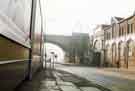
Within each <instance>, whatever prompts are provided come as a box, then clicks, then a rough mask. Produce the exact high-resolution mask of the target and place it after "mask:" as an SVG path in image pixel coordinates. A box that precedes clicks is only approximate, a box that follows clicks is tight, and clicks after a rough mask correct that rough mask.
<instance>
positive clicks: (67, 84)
mask: <svg viewBox="0 0 135 91" xmlns="http://www.w3.org/2000/svg"><path fill="white" fill-rule="evenodd" d="M57 84H58V85H60V86H61V85H62V86H75V85H74V84H73V83H71V82H63V81H59V82H57Z"/></svg>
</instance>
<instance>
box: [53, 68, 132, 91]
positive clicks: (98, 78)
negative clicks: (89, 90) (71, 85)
mask: <svg viewBox="0 0 135 91" xmlns="http://www.w3.org/2000/svg"><path fill="white" fill-rule="evenodd" d="M55 67H56V69H58V70H63V71H66V72H70V73H72V74H75V75H77V76H80V77H82V78H85V79H86V80H88V81H91V82H93V83H95V84H98V85H101V86H103V87H105V88H108V89H110V90H111V91H135V72H134V69H132V70H127V69H116V68H94V67H86V66H75V65H56V66H55Z"/></svg>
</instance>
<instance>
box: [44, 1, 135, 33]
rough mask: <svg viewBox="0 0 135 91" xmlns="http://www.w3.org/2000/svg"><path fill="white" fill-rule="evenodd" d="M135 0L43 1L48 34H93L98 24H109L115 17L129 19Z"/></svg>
mask: <svg viewBox="0 0 135 91" xmlns="http://www.w3.org/2000/svg"><path fill="white" fill-rule="evenodd" d="M134 4H135V0H43V4H42V6H43V11H44V26H46V27H45V33H46V34H58V35H71V33H72V32H85V33H90V34H92V32H93V31H92V30H93V28H94V27H95V26H96V25H97V24H109V23H110V19H111V17H113V16H118V17H128V16H130V15H132V14H133V12H134V10H135V5H134Z"/></svg>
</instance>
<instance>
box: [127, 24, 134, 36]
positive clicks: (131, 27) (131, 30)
mask: <svg viewBox="0 0 135 91" xmlns="http://www.w3.org/2000/svg"><path fill="white" fill-rule="evenodd" d="M133 29H134V23H132V24H128V30H127V33H128V34H129V33H133Z"/></svg>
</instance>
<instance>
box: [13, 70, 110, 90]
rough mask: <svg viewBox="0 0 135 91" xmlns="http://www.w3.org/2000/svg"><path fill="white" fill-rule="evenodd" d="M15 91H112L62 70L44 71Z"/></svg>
mask: <svg viewBox="0 0 135 91" xmlns="http://www.w3.org/2000/svg"><path fill="white" fill-rule="evenodd" d="M15 91H110V90H109V89H106V88H104V87H102V86H100V85H98V84H94V83H92V82H91V81H88V80H86V79H84V78H82V77H79V76H77V75H74V74H71V73H69V72H66V71H62V70H55V69H54V70H52V69H47V70H42V71H40V72H38V73H37V74H36V75H35V76H34V77H33V78H32V80H30V81H24V82H23V83H22V84H20V85H19V86H18V87H17V88H16V90H15Z"/></svg>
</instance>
